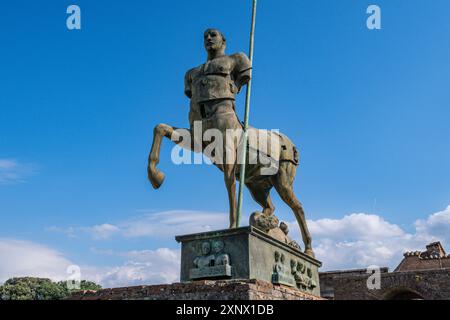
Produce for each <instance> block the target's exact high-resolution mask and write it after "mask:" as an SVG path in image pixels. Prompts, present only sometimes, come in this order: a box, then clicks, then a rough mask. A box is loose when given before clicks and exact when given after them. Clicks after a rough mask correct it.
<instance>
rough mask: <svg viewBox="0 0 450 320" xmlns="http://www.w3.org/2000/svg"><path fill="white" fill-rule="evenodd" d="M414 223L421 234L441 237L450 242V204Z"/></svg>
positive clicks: (436, 237)
mask: <svg viewBox="0 0 450 320" xmlns="http://www.w3.org/2000/svg"><path fill="white" fill-rule="evenodd" d="M414 225H415V227H416V230H417V233H418V234H420V235H421V236H423V237H426V238H434V239H436V240H438V239H441V240H442V241H444V242H446V243H449V244H450V206H448V207H447V208H446V209H445V210H443V211H440V212H437V213H434V214H432V215H430V216H429V217H428V218H427V219H426V220H417V221H416V223H415V224H414ZM449 250H450V248H449Z"/></svg>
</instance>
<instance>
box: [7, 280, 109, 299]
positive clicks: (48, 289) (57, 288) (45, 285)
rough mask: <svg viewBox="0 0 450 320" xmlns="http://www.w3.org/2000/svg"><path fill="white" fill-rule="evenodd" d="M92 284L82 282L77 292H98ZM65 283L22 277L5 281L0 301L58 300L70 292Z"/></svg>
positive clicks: (99, 287)
mask: <svg viewBox="0 0 450 320" xmlns="http://www.w3.org/2000/svg"><path fill="white" fill-rule="evenodd" d="M101 288H102V287H101V286H100V285H98V284H96V283H94V282H91V281H86V280H82V281H81V283H80V289H79V290H100V289H101ZM79 290H76V289H75V290H69V289H68V288H67V283H66V282H65V281H60V282H53V281H51V280H50V279H44V278H33V277H22V278H12V279H9V280H7V281H6V282H5V283H4V284H3V285H2V286H0V300H60V299H64V298H66V297H68V296H69V295H70V294H71V293H72V292H74V291H79Z"/></svg>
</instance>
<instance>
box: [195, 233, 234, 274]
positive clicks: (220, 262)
mask: <svg viewBox="0 0 450 320" xmlns="http://www.w3.org/2000/svg"><path fill="white" fill-rule="evenodd" d="M224 248H225V243H224V242H223V241H221V240H211V241H203V242H200V243H199V244H198V246H197V252H198V254H199V256H197V257H196V258H195V259H194V262H193V264H194V268H192V269H190V270H189V278H190V279H191V280H196V279H217V278H229V277H231V270H232V267H231V262H230V256H229V255H228V254H227V253H225V252H224Z"/></svg>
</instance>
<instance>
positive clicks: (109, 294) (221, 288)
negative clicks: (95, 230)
mask: <svg viewBox="0 0 450 320" xmlns="http://www.w3.org/2000/svg"><path fill="white" fill-rule="evenodd" d="M69 300H322V299H321V298H320V297H316V296H313V295H309V294H305V293H302V292H300V291H298V290H296V289H293V288H290V287H286V286H281V285H273V284H271V283H267V282H264V281H259V280H242V281H210V280H207V281H196V282H191V283H175V284H170V285H154V286H136V287H125V288H113V289H103V290H99V291H85V292H79V293H75V294H73V295H72V296H71V297H70V298H69Z"/></svg>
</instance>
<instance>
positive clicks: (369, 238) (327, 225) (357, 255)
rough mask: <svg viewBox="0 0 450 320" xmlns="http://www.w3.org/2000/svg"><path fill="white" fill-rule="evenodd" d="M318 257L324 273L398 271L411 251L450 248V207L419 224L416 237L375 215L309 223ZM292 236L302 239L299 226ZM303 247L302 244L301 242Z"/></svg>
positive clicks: (420, 221)
mask: <svg viewBox="0 0 450 320" xmlns="http://www.w3.org/2000/svg"><path fill="white" fill-rule="evenodd" d="M308 225H309V228H310V232H311V234H312V237H313V247H314V250H315V253H316V256H317V258H318V259H319V260H321V261H322V262H323V269H322V270H337V269H351V268H366V267H368V266H370V265H379V266H388V267H390V268H391V269H392V268H395V267H396V266H397V265H398V263H399V262H400V261H401V259H402V258H403V253H404V252H405V251H410V250H424V247H425V245H426V244H428V243H429V242H432V241H441V242H442V243H443V245H444V246H447V247H448V246H449V245H450V207H448V208H447V209H446V210H444V211H441V212H438V213H435V214H432V215H430V216H429V217H428V218H427V219H426V220H418V221H416V222H415V224H414V226H415V228H416V230H415V232H414V233H408V232H406V231H404V230H402V228H400V227H399V226H397V225H395V224H392V223H390V222H388V221H386V220H385V219H384V218H383V217H380V216H378V215H373V214H365V213H354V214H350V215H346V216H344V217H343V218H341V219H320V220H316V221H308ZM290 230H293V232H292V236H293V237H294V238H295V239H299V238H300V236H299V229H298V226H297V224H296V222H292V223H290ZM299 243H301V241H299Z"/></svg>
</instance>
